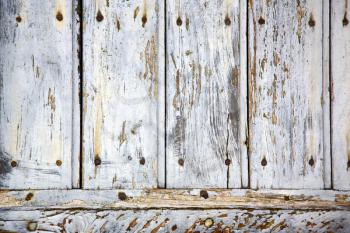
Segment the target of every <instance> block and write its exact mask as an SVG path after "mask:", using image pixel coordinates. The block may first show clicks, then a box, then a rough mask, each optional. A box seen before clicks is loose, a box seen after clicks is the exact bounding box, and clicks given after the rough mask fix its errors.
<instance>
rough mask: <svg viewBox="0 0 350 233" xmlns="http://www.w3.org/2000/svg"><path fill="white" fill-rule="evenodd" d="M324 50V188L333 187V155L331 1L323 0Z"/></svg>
mask: <svg viewBox="0 0 350 233" xmlns="http://www.w3.org/2000/svg"><path fill="white" fill-rule="evenodd" d="M322 5H323V8H322V9H323V13H322V14H323V22H322V27H323V29H322V30H323V38H322V39H323V50H322V57H323V59H322V63H323V64H322V75H323V81H322V83H323V86H322V92H323V93H322V108H323V116H322V117H323V151H324V158H323V166H324V172H323V174H324V180H323V181H324V188H325V189H331V188H332V157H331V124H330V122H331V102H330V69H329V68H330V46H329V45H330V1H323V3H322Z"/></svg>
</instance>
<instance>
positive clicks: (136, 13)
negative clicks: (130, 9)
mask: <svg viewBox="0 0 350 233" xmlns="http://www.w3.org/2000/svg"><path fill="white" fill-rule="evenodd" d="M139 12H140V7H136V8H135V10H134V21H135V19H136V17H137V15H138V14H139Z"/></svg>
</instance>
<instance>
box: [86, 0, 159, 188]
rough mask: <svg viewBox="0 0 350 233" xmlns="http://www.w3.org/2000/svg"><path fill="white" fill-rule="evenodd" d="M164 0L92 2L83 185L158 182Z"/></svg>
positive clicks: (89, 7) (88, 22)
mask: <svg viewBox="0 0 350 233" xmlns="http://www.w3.org/2000/svg"><path fill="white" fill-rule="evenodd" d="M162 4H163V1H158V0H143V1H136V0H132V1H105V0H96V1H86V2H84V6H83V9H84V33H83V38H84V45H83V53H84V55H83V57H84V69H83V76H84V93H83V95H84V99H83V102H84V103H83V104H84V117H83V127H84V130H83V143H84V144H83V166H84V167H83V187H84V188H86V189H95V188H101V189H104V188H154V187H156V186H157V173H158V168H157V158H158V156H162V155H161V154H160V153H163V152H162V151H158V150H159V148H158V145H160V144H159V143H162V142H161V140H163V138H162V137H161V136H160V134H159V131H160V130H161V127H163V125H161V126H159V124H160V123H161V122H164V121H162V120H159V119H162V118H164V114H163V115H162V113H161V112H162V111H163V110H162V109H164V107H161V106H160V105H161V104H162V103H163V102H164V100H161V99H162V98H163V99H164V93H160V92H163V91H164V88H163V87H160V86H159V85H162V83H163V81H159V80H161V79H162V78H163V76H162V74H163V73H162V72H163V71H162V69H164V67H163V65H161V63H159V61H160V59H162V58H161V57H160V56H163V55H162V53H161V52H159V51H160V50H161V49H162V48H163V47H161V46H160V44H161V43H163V42H164V41H163V40H164V39H163V37H160V35H159V32H160V29H159V27H160V25H162V23H160V22H161V20H162V19H160V18H159V14H160V12H162V13H161V14H163V11H164V9H163V6H162Z"/></svg>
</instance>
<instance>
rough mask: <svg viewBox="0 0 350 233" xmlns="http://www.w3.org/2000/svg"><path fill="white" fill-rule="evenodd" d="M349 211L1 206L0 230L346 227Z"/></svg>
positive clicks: (348, 227) (319, 229)
mask: <svg viewBox="0 0 350 233" xmlns="http://www.w3.org/2000/svg"><path fill="white" fill-rule="evenodd" d="M349 230H350V212H349V211H339V210H335V211H306V210H298V211H295V210H249V209H248V210H244V209H231V210H227V209H224V210H172V209H162V210H78V211H77V210H27V211H20V210H19V211H14V210H5V211H0V232H151V233H157V232H158V233H161V232H188V233H191V232H192V233H194V232H220V233H231V232H318V233H322V232H325V233H326V232H337V233H339V232H344V233H348V232H349Z"/></svg>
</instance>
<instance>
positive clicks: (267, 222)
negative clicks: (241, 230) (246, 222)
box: [256, 219, 275, 230]
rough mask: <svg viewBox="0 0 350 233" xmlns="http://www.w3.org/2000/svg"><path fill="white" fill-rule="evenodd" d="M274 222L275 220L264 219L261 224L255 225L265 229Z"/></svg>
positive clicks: (259, 228)
mask: <svg viewBox="0 0 350 233" xmlns="http://www.w3.org/2000/svg"><path fill="white" fill-rule="evenodd" d="M274 223H275V220H274V219H272V220H271V221H268V220H266V221H265V222H263V223H262V224H260V225H259V226H257V227H256V229H258V230H266V229H269V228H270V227H271V226H272V225H273V224H274Z"/></svg>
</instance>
